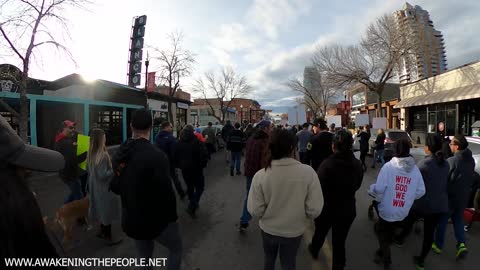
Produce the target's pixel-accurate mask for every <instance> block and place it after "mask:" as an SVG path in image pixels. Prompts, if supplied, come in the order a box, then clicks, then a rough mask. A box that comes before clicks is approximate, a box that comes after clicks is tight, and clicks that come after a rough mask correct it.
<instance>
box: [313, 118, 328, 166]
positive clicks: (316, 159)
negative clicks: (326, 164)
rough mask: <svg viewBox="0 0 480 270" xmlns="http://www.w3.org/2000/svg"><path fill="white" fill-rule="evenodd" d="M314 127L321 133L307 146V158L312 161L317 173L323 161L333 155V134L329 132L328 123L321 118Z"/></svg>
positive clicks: (315, 122)
mask: <svg viewBox="0 0 480 270" xmlns="http://www.w3.org/2000/svg"><path fill="white" fill-rule="evenodd" d="M313 125H314V126H315V127H316V129H318V130H319V132H318V133H317V134H316V135H314V136H313V137H312V138H311V139H310V142H309V143H308V144H307V158H308V160H310V161H311V165H312V168H313V169H314V170H315V171H317V169H318V167H319V166H320V164H321V163H322V161H324V160H325V159H327V158H328V157H329V156H330V155H331V154H332V153H333V151H332V139H333V134H332V133H330V132H328V126H327V122H325V120H323V119H321V118H318V119H316V120H315V121H314V122H313Z"/></svg>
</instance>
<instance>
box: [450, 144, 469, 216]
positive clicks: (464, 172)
mask: <svg viewBox="0 0 480 270" xmlns="http://www.w3.org/2000/svg"><path fill="white" fill-rule="evenodd" d="M447 161H448V164H449V165H450V172H449V173H448V202H449V205H450V208H451V209H463V208H466V207H467V203H468V197H469V195H470V192H471V188H472V183H473V172H474V168H475V160H474V159H473V157H472V151H470V149H468V148H467V149H465V150H460V151H458V152H457V153H455V155H453V157H450V158H449V159H447Z"/></svg>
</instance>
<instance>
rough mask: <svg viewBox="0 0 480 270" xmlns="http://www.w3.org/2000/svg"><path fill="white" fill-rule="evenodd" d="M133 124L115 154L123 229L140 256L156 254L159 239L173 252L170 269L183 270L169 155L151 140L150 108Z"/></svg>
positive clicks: (115, 187) (134, 118) (115, 186)
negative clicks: (130, 131) (128, 135)
mask: <svg viewBox="0 0 480 270" xmlns="http://www.w3.org/2000/svg"><path fill="white" fill-rule="evenodd" d="M130 126H131V128H132V131H133V138H131V139H128V140H127V141H126V142H124V143H123V144H122V145H121V146H120V148H119V150H118V151H117V153H116V154H115V155H114V156H113V158H112V166H113V168H114V170H115V175H116V177H115V178H114V180H112V183H111V189H112V191H114V192H115V193H117V194H119V195H120V196H121V200H122V228H123V231H124V232H125V233H126V234H127V235H128V236H129V237H130V238H133V239H134V240H135V245H136V248H137V254H138V257H140V258H145V259H146V260H147V261H148V260H149V258H152V256H153V249H154V241H156V242H158V243H160V244H162V245H163V246H165V247H167V248H168V250H169V252H170V253H169V255H168V260H167V265H168V269H176V270H179V269H180V265H181V258H182V241H181V238H180V231H179V227H178V223H177V218H178V217H177V206H176V199H175V193H174V191H173V187H172V180H171V179H170V173H169V172H170V168H169V164H168V157H167V155H165V153H164V152H163V151H161V150H160V149H158V148H157V147H155V146H154V145H152V144H151V143H150V132H151V128H152V116H151V114H150V112H148V111H146V110H144V109H140V110H138V111H136V112H135V113H134V114H133V116H132V122H131V124H130Z"/></svg>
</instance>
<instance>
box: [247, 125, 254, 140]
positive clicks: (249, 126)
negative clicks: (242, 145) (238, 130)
mask: <svg viewBox="0 0 480 270" xmlns="http://www.w3.org/2000/svg"><path fill="white" fill-rule="evenodd" d="M244 133H245V141H247V140H248V139H250V137H251V136H252V135H253V134H254V133H255V129H254V128H253V125H252V124H248V125H247V127H246V128H245V132H244Z"/></svg>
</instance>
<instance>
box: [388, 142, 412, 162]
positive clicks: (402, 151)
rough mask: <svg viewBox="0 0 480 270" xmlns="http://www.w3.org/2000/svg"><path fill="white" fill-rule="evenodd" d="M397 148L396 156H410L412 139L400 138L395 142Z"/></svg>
mask: <svg viewBox="0 0 480 270" xmlns="http://www.w3.org/2000/svg"><path fill="white" fill-rule="evenodd" d="M393 146H394V148H395V157H397V158H405V157H409V156H410V148H411V147H412V146H411V144H410V141H409V140H407V139H400V140H398V141H396V142H395V143H394V144H393Z"/></svg>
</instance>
